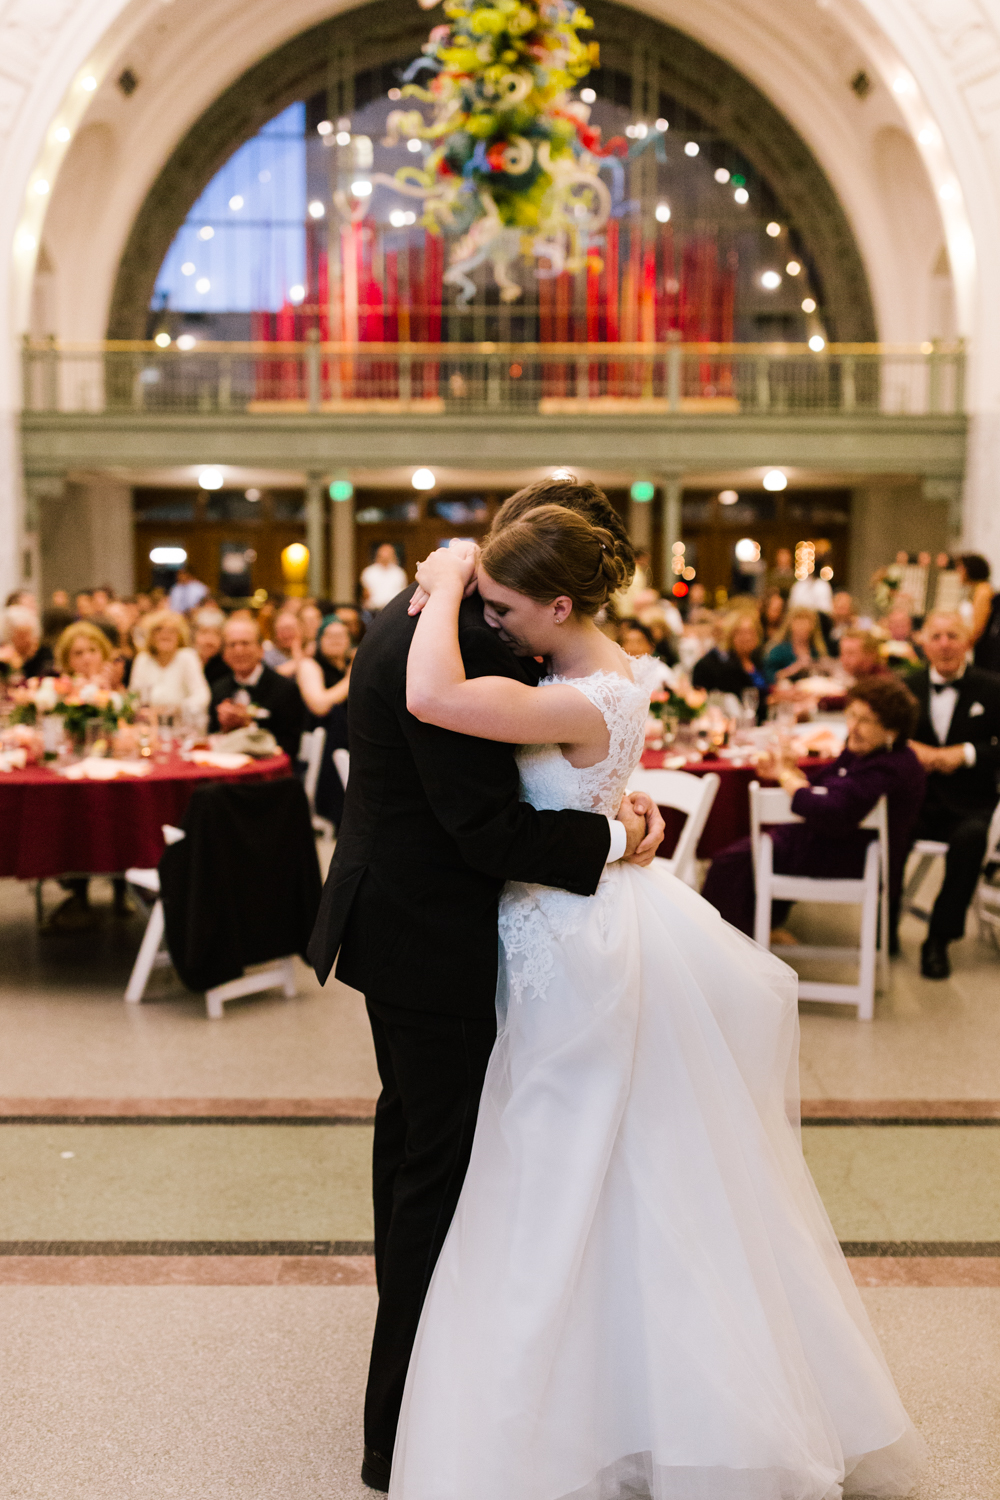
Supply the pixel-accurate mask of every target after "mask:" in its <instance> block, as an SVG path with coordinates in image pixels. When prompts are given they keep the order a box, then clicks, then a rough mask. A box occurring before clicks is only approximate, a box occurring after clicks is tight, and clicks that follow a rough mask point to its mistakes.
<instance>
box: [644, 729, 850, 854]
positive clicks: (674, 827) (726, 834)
mask: <svg viewBox="0 0 1000 1500" xmlns="http://www.w3.org/2000/svg"><path fill="white" fill-rule="evenodd" d="M672 758H673V756H672V754H671V752H670V751H669V750H646V751H645V752H644V754H643V757H642V764H643V766H644V767H645V768H646V770H647V771H660V770H662V769H663V763H664V761H666V760H669V759H672ZM829 764H830V762H829V760H825V759H823V760H821V759H819V758H818V757H817V756H810V757H809V759H808V760H804V761H800V765H802V766H810V767H811V766H827V765H829ZM672 769H675V770H678V771H687V772H688V773H689V774H690V775H692V776H707V775H708V773H709V771H714V772H715V774H716V776H718V778H719V790H718V791H717V792H716V794H715V801H714V802H713V803H712V810H711V812H710V813H709V815H708V821H707V822H706V824H705V827H704V829H703V830H702V835H701V839H700V840H699V843H698V858H699V859H713V858H714V857H715V855H716V854H718V852H719V850H720V849H725V848H726V846H727V845H728V844H734V843H735V842H736V840H737V839H745V838H747V837H749V834H750V783H751V781H760V782H761V783H762V784H763V785H764V786H774V785H775V782H773V781H769V780H768V778H767V777H766V776H761V775H760V774H759V772H758V770H757V767H756V766H750V765H745V766H741V765H736V766H734V765H733V764H732V762H731V761H727V760H692V761H689V762H688V763H687V764H686V765H683V766H676V767H673V768H672ZM660 811H661V812H662V813H663V821H664V823H665V824H666V833H665V835H664V838H663V843H662V844H661V845H660V847H659V849H658V850H657V853H658V854H659V855H661V856H662V857H663V858H664V859H669V858H670V856H671V854H673V852H674V848H675V847H676V844H677V840H678V839H679V838H680V835H681V829H682V828H683V827H684V822H685V814H684V813H682V812H678V811H677V810H676V808H672V807H663V808H661V809H660Z"/></svg>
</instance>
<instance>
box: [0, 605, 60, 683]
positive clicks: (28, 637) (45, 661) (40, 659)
mask: <svg viewBox="0 0 1000 1500" xmlns="http://www.w3.org/2000/svg"><path fill="white" fill-rule="evenodd" d="M0 641H2V644H0V677H5V678H10V677H18V678H25V679H27V678H29V677H44V676H46V674H47V673H50V672H51V671H52V651H51V650H50V648H49V647H48V646H46V645H44V644H43V643H42V627H41V624H40V622H39V619H38V616H37V615H36V614H35V613H34V611H33V610H30V609H26V608H25V607H24V605H23V604H12V605H11V606H10V608H9V609H6V610H4V613H3V616H2V618H0Z"/></svg>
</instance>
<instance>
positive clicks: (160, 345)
mask: <svg viewBox="0 0 1000 1500" xmlns="http://www.w3.org/2000/svg"><path fill="white" fill-rule="evenodd" d="M153 343H154V344H155V345H156V347H157V349H169V348H170V335H169V333H167V331H166V329H165V328H161V329H160V331H159V333H158V334H157V335H156V337H155V338H154V340H153Z"/></svg>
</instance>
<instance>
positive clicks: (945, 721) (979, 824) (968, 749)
mask: <svg viewBox="0 0 1000 1500" xmlns="http://www.w3.org/2000/svg"><path fill="white" fill-rule="evenodd" d="M921 644H922V646H923V649H924V654H925V656H926V657H927V661H928V669H927V670H926V671H923V672H918V673H917V674H916V675H915V676H913V677H910V678H909V679H908V686H909V687H910V688H911V690H912V691H913V693H914V694H915V695H916V698H917V700H918V702H919V704H920V719H919V720H918V723H917V728H916V731H915V738H914V740H913V741H911V744H912V746H913V749H914V751H915V752H916V754H917V755H918V756H919V758H920V760H921V762H922V764H923V766H924V769H925V770H926V771H927V773H928V775H927V795H926V797H925V798H924V805H923V807H922V809H921V811H920V817H919V819H918V820H917V826H916V829H915V831H914V837H915V838H918V839H940V840H941V841H942V842H944V843H947V845H948V857H947V859H946V861H945V871H944V881H943V882H942V885H941V890H940V893H939V894H938V898H937V900H936V901H935V903H934V910H933V911H932V912H931V919H930V926H929V927H928V931H927V941H926V942H925V943H924V945H923V948H922V949H921V950H920V971H921V973H922V974H923V975H924V976H925V977H926V978H927V979H947V978H948V975H949V974H950V973H951V965H950V963H949V961H948V944H949V943H951V942H954V941H955V939H956V938H960V937H962V935H963V934H964V932H965V917H966V913H967V911H968V909H969V902H970V901H971V900H972V897H973V894H974V892H975V889H976V884H977V882H978V880H979V872H980V870H981V868H982V863H983V855H984V854H985V852H986V837H987V834H988V832H989V826H990V818H991V817H992V816H993V809H994V807H995V806H996V802H997V771H998V769H1000V676H997V674H996V673H994V672H984V671H982V669H981V668H979V667H969V666H966V657H967V655H968V651H969V632H968V630H967V628H966V625H965V622H964V621H963V620H962V618H961V616H959V615H957V614H944V613H937V612H935V613H934V614H931V615H928V617H927V619H926V621H925V622H924V629H923V634H922V637H921Z"/></svg>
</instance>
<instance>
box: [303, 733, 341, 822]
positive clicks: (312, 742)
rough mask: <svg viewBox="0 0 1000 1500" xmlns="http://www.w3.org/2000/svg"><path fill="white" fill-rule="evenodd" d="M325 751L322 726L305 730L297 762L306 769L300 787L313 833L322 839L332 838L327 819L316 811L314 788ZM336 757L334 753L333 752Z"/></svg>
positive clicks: (317, 781)
mask: <svg viewBox="0 0 1000 1500" xmlns="http://www.w3.org/2000/svg"><path fill="white" fill-rule="evenodd" d="M325 749H326V730H325V729H324V728H323V726H322V725H320V726H319V728H317V729H307V730H306V731H305V733H304V734H303V736H302V738H301V740H300V741H299V760H300V761H302V762H303V764H304V765H305V768H306V774H305V778H304V780H303V782H302V786H303V788H304V790H305V794H306V801H307V802H308V803H309V816H310V818H311V819H312V826H313V832H314V833H318V834H322V835H323V837H324V838H332V837H333V824H332V823H331V822H330V820H329V818H321V817H320V816H319V814H318V813H317V811H316V788H317V787H318V786H319V773H320V771H321V770H322V769H323V752H324V750H325ZM334 756H335V757H336V751H335V752H334Z"/></svg>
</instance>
